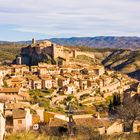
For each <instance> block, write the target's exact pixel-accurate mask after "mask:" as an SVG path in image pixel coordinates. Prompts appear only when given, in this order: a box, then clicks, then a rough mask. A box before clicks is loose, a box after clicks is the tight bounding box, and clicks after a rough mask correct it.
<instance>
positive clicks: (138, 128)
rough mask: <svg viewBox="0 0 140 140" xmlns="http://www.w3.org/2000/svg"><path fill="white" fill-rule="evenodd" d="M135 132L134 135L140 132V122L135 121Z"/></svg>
mask: <svg viewBox="0 0 140 140" xmlns="http://www.w3.org/2000/svg"><path fill="white" fill-rule="evenodd" d="M133 132H134V133H137V132H140V121H134V124H133Z"/></svg>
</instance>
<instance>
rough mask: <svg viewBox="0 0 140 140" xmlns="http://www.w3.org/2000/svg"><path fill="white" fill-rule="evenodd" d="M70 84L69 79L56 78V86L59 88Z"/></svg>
mask: <svg viewBox="0 0 140 140" xmlns="http://www.w3.org/2000/svg"><path fill="white" fill-rule="evenodd" d="M69 83H70V78H69V77H63V76H61V77H59V78H58V86H59V87H60V88H61V87H63V86H66V85H68V84H69Z"/></svg>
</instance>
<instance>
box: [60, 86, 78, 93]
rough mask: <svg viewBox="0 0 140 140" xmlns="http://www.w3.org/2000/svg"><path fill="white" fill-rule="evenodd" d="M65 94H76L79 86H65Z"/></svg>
mask: <svg viewBox="0 0 140 140" xmlns="http://www.w3.org/2000/svg"><path fill="white" fill-rule="evenodd" d="M62 89H63V91H64V94H74V93H76V92H77V90H78V88H77V87H76V86H75V85H74V84H68V85H66V86H64V87H63V88H62Z"/></svg>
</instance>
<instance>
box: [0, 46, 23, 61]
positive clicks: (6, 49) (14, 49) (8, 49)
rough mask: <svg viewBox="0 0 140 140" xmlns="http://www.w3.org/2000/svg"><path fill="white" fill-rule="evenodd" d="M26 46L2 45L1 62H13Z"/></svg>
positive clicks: (0, 48) (0, 49) (0, 47)
mask: <svg viewBox="0 0 140 140" xmlns="http://www.w3.org/2000/svg"><path fill="white" fill-rule="evenodd" d="M23 46H24V45H16V44H12V43H11V44H0V62H3V61H5V60H8V61H13V60H14V59H15V57H16V55H18V54H19V53H20V49H21V48H22V47H23Z"/></svg>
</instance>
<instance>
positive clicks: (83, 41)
mask: <svg viewBox="0 0 140 140" xmlns="http://www.w3.org/2000/svg"><path fill="white" fill-rule="evenodd" d="M50 40H51V41H53V42H54V43H57V44H60V45H65V46H89V47H94V48H125V49H126V48H127V49H129V48H135V49H136V48H140V37H114V36H106V37H105V36H99V37H72V38H53V39H50Z"/></svg>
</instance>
